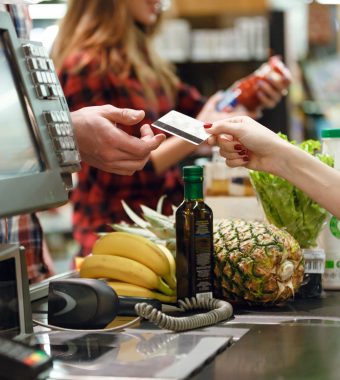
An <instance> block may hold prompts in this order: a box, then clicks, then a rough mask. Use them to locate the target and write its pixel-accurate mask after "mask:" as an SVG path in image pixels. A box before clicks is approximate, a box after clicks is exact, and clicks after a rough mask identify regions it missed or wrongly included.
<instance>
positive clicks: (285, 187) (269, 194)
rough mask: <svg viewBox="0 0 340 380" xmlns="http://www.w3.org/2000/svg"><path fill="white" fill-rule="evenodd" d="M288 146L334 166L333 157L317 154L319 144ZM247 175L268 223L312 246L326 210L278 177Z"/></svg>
mask: <svg viewBox="0 0 340 380" xmlns="http://www.w3.org/2000/svg"><path fill="white" fill-rule="evenodd" d="M279 136H280V137H281V138H283V139H285V140H287V141H288V139H287V136H285V135H283V134H281V133H280V134H279ZM291 143H292V144H294V145H297V146H298V147H299V148H300V149H302V150H304V151H305V152H307V153H309V154H312V155H314V156H315V157H317V158H318V159H319V160H321V161H322V162H324V163H325V164H327V165H329V166H333V164H334V160H333V158H332V157H331V156H328V155H324V154H321V153H320V148H321V143H320V142H319V141H316V140H306V141H304V142H302V143H301V144H296V142H295V141H291ZM249 174H250V178H251V181H252V184H253V186H254V188H255V191H256V193H257V196H258V198H259V199H260V201H261V204H262V207H263V210H264V213H265V215H266V217H267V220H268V222H269V223H272V224H274V225H275V226H277V227H279V228H284V229H285V230H287V231H288V232H289V233H290V234H291V235H292V236H294V238H295V239H296V240H297V241H298V242H299V244H300V246H301V248H311V247H315V246H316V245H317V237H318V235H319V233H320V231H321V228H322V226H323V223H324V222H325V219H326V216H327V211H326V210H325V209H324V208H322V207H320V206H319V205H318V204H317V203H316V202H314V201H313V200H312V199H311V198H310V197H309V196H308V195H307V194H305V193H304V192H303V191H301V190H300V189H298V188H297V187H295V186H294V185H292V184H291V183H290V182H288V181H287V180H285V179H283V178H281V177H277V176H275V175H273V174H269V173H265V172H259V171H253V170H251V171H250V173H249Z"/></svg>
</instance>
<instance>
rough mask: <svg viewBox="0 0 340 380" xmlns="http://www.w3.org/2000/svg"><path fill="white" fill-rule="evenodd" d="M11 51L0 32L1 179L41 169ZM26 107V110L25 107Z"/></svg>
mask: <svg viewBox="0 0 340 380" xmlns="http://www.w3.org/2000/svg"><path fill="white" fill-rule="evenodd" d="M9 57H10V49H9V47H8V46H7V45H6V43H5V39H4V33H3V32H1V31H0V73H1V81H0V136H1V139H0V179H6V178H11V177H17V176H23V175H26V174H27V175H29V174H32V173H37V172H40V171H41V170H42V165H41V161H40V159H39V155H38V153H37V149H36V145H35V143H34V140H33V136H32V133H31V130H32V127H31V126H30V124H29V118H28V115H27V113H26V112H27V111H26V107H23V104H24V102H25V99H24V98H23V97H22V96H20V95H19V94H21V92H20V91H19V87H20V83H18V81H16V80H15V79H14V78H15V77H17V76H14V75H13V71H14V68H13V67H12V66H11V64H10V62H11V61H10V59H9ZM27 108H28V107H27Z"/></svg>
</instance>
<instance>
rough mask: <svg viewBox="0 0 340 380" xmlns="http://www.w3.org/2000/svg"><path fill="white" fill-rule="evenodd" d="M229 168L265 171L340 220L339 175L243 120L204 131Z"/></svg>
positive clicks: (215, 124) (254, 122)
mask: <svg viewBox="0 0 340 380" xmlns="http://www.w3.org/2000/svg"><path fill="white" fill-rule="evenodd" d="M207 131H208V132H209V133H211V134H212V136H211V137H210V138H209V144H211V145H213V144H217V145H218V146H219V147H220V153H221V155H222V156H223V157H225V158H226V163H227V165H228V166H230V167H237V166H244V167H246V168H248V169H253V170H261V171H266V172H269V173H272V174H275V175H277V176H280V177H283V178H285V179H286V180H287V181H289V182H291V183H292V184H294V185H295V186H296V187H298V188H299V189H301V190H302V191H304V192H305V193H306V194H308V195H309V196H310V197H311V198H312V199H314V200H315V201H316V202H317V203H319V204H320V205H321V206H322V207H324V208H325V209H327V210H328V211H329V212H331V213H332V214H333V215H335V216H336V217H338V218H340V197H339V188H340V172H338V171H337V170H335V169H333V168H331V167H329V166H327V165H325V164H323V163H322V162H321V161H319V160H318V159H316V158H314V157H313V156H311V155H310V154H307V153H306V152H304V151H303V150H301V149H299V148H298V147H296V146H294V145H292V144H290V143H289V142H287V141H284V140H283V139H281V138H280V137H279V136H277V135H276V134H275V133H274V132H272V131H271V130H269V129H268V128H266V127H264V126H263V125H261V124H259V123H258V122H256V121H255V120H253V119H251V118H249V117H247V116H240V117H233V118H228V119H225V120H221V121H218V122H216V123H214V124H213V126H212V128H209V129H207Z"/></svg>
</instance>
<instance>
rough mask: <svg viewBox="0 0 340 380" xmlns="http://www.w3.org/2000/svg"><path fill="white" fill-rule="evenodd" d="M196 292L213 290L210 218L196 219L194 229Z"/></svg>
mask: <svg viewBox="0 0 340 380" xmlns="http://www.w3.org/2000/svg"><path fill="white" fill-rule="evenodd" d="M194 239H195V257H196V284H195V285H196V290H195V292H196V294H199V293H209V292H211V291H212V286H213V279H212V262H211V257H212V252H211V247H212V229H211V224H210V223H209V221H208V220H196V221H195V229H194Z"/></svg>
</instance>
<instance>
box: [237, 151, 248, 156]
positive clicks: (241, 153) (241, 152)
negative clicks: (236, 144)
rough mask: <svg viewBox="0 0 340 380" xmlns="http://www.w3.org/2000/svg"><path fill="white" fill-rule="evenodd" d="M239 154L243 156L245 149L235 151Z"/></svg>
mask: <svg viewBox="0 0 340 380" xmlns="http://www.w3.org/2000/svg"><path fill="white" fill-rule="evenodd" d="M237 153H238V154H239V155H240V156H244V155H245V154H246V153H247V151H246V150H240V151H239V152H237Z"/></svg>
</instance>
